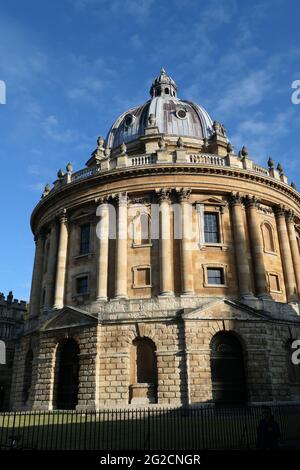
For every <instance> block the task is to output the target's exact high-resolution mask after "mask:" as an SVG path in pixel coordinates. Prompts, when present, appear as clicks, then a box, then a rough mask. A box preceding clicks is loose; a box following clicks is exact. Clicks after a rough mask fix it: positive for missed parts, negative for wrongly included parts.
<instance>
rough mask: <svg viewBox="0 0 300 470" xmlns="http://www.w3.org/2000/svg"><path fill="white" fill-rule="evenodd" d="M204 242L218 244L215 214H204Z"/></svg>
mask: <svg viewBox="0 0 300 470" xmlns="http://www.w3.org/2000/svg"><path fill="white" fill-rule="evenodd" d="M204 242H205V243H220V236H219V216H218V214H217V213H216V212H204Z"/></svg>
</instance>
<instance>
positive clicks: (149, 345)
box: [130, 338, 157, 403]
mask: <svg viewBox="0 0 300 470" xmlns="http://www.w3.org/2000/svg"><path fill="white" fill-rule="evenodd" d="M155 350H156V348H155V344H154V343H153V341H152V340H151V339H149V338H136V339H135V340H134V341H133V342H132V347H131V357H130V363H131V364H130V365H131V367H130V382H131V385H130V401H131V403H134V402H135V403H138V401H137V399H139V400H140V403H147V402H148V403H155V402H156V396H157V361H156V353H155ZM134 399H135V401H134Z"/></svg>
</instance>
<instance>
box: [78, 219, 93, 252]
mask: <svg viewBox="0 0 300 470" xmlns="http://www.w3.org/2000/svg"><path fill="white" fill-rule="evenodd" d="M90 239H91V226H90V224H85V225H81V227H80V254H81V255H86V254H87V253H90Z"/></svg>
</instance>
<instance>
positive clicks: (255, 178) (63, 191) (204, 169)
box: [31, 163, 300, 228]
mask: <svg viewBox="0 0 300 470" xmlns="http://www.w3.org/2000/svg"><path fill="white" fill-rule="evenodd" d="M178 174H182V175H184V174H189V175H195V174H201V175H219V176H220V177H225V178H237V179H238V180H240V181H243V180H244V181H245V180H248V181H252V182H254V183H257V184H260V185H263V186H264V187H268V188H270V189H275V190H277V191H279V192H281V193H283V194H285V195H286V196H288V197H289V198H290V199H291V200H292V201H293V202H295V203H296V204H297V205H298V206H299V207H300V193H299V192H298V191H297V190H295V189H294V188H292V187H291V186H290V185H288V184H287V183H284V182H282V181H279V180H275V179H274V178H272V177H270V176H265V175H262V174H258V173H255V172H253V171H249V170H244V169H241V168H233V167H225V166H212V165H204V164H201V166H200V165H195V164H192V165H191V164H182V163H181V164H176V163H173V164H172V165H165V164H157V163H155V164H153V165H144V166H132V167H126V168H122V169H114V170H111V171H107V172H104V173H99V174H97V175H95V176H92V177H90V178H86V179H84V180H82V181H76V182H74V183H70V184H66V185H65V186H62V187H61V188H59V189H56V190H54V191H51V193H50V194H49V195H48V196H46V197H45V198H43V199H41V201H40V202H39V203H38V204H37V206H36V207H35V208H34V210H33V212H32V215H31V227H32V228H34V227H35V226H36V224H37V223H36V219H37V218H38V216H39V212H40V211H41V210H43V211H46V210H48V209H50V208H51V207H53V206H54V205H56V203H57V201H59V200H60V199H61V198H62V197H63V196H68V195H69V194H70V193H72V192H76V191H78V190H80V189H81V188H85V189H86V188H93V187H94V186H99V183H101V184H103V192H105V185H106V184H107V183H113V182H117V181H124V180H131V179H133V178H136V177H140V176H151V175H152V176H157V175H178ZM239 186H242V183H240V184H239ZM94 198H95V195H93V196H91V200H93V199H94ZM86 200H88V198H86Z"/></svg>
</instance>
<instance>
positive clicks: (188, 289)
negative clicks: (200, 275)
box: [178, 188, 194, 295]
mask: <svg viewBox="0 0 300 470" xmlns="http://www.w3.org/2000/svg"><path fill="white" fill-rule="evenodd" d="M190 194H191V190H190V189H186V188H183V189H181V190H180V191H179V193H178V196H179V201H180V209H181V223H182V230H181V246H180V260H181V280H182V283H181V285H182V294H183V295H192V294H194V273H193V253H192V242H191V240H192V210H191V209H192V206H191V204H190V203H189V198H190Z"/></svg>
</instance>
